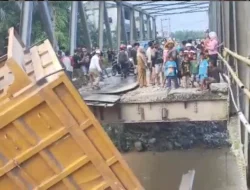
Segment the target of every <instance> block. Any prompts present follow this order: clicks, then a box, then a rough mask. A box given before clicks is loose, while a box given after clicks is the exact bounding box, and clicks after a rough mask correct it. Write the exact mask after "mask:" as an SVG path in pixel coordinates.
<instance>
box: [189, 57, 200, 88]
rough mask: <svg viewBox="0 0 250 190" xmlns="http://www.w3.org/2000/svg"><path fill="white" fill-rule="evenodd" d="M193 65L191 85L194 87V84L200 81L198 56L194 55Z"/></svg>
mask: <svg viewBox="0 0 250 190" xmlns="http://www.w3.org/2000/svg"><path fill="white" fill-rule="evenodd" d="M190 63H191V74H192V75H191V84H192V87H194V82H197V81H198V71H199V62H198V60H197V55H196V54H194V55H193V60H191V61H190Z"/></svg>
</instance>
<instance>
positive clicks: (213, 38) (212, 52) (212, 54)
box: [206, 32, 218, 65]
mask: <svg viewBox="0 0 250 190" xmlns="http://www.w3.org/2000/svg"><path fill="white" fill-rule="evenodd" d="M209 38H210V40H209V42H208V43H207V46H206V49H207V50H208V54H209V59H210V60H213V62H214V63H215V65H217V59H218V39H217V34H216V33H215V32H210V33H209Z"/></svg>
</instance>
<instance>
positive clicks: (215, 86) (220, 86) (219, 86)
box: [210, 83, 228, 93]
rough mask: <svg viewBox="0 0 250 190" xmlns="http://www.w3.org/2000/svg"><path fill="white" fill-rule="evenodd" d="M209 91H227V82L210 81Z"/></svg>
mask: <svg viewBox="0 0 250 190" xmlns="http://www.w3.org/2000/svg"><path fill="white" fill-rule="evenodd" d="M210 89H211V92H215V93H216V92H220V93H227V92H228V84H227V83H212V84H211V85H210Z"/></svg>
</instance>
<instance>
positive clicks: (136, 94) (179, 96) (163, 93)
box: [120, 86, 227, 103]
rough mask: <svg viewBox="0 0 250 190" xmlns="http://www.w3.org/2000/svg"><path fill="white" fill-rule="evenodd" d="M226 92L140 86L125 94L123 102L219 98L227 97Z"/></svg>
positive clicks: (121, 100) (122, 98)
mask: <svg viewBox="0 0 250 190" xmlns="http://www.w3.org/2000/svg"><path fill="white" fill-rule="evenodd" d="M226 98H227V96H226V95H224V94H218V93H212V92H210V91H199V90H198V88H188V89H185V88H178V89H172V90H170V92H169V93H168V91H167V89H166V88H162V87H156V86H150V87H147V88H138V89H136V90H133V91H130V92H128V93H126V94H124V95H123V96H122V97H121V99H120V102H121V103H147V102H163V101H164V102H173V101H191V100H213V99H214V100H218V99H226Z"/></svg>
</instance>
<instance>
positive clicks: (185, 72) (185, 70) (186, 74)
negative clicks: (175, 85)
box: [181, 54, 191, 88]
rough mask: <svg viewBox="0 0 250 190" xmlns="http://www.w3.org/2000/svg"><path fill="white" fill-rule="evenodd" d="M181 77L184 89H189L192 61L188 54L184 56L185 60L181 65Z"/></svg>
mask: <svg viewBox="0 0 250 190" xmlns="http://www.w3.org/2000/svg"><path fill="white" fill-rule="evenodd" d="M181 76H182V79H183V87H184V88H188V86H189V81H190V76H191V73H190V61H189V58H188V55H187V54H184V60H183V62H182V64H181Z"/></svg>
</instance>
